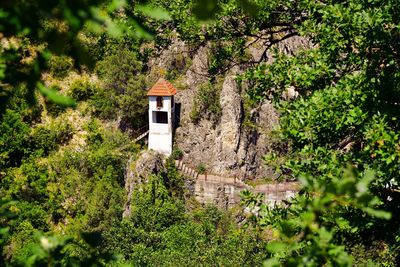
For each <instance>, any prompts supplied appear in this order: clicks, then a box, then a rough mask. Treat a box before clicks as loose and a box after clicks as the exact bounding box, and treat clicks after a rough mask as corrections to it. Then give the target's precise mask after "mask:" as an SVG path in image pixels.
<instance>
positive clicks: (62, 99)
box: [37, 82, 76, 107]
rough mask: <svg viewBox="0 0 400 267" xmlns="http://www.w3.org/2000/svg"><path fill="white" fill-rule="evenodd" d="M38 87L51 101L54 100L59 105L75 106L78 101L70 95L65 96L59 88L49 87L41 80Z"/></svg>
mask: <svg viewBox="0 0 400 267" xmlns="http://www.w3.org/2000/svg"><path fill="white" fill-rule="evenodd" d="M37 88H38V89H39V91H40V92H41V93H42V94H43V95H44V96H45V97H46V98H48V99H49V100H50V101H52V102H54V103H56V104H58V105H61V106H65V107H75V106H76V102H75V101H74V100H73V99H72V98H70V97H68V96H64V95H62V94H60V93H59V92H58V91H57V90H55V89H52V88H48V87H46V86H44V85H43V84H42V83H40V82H38V83H37Z"/></svg>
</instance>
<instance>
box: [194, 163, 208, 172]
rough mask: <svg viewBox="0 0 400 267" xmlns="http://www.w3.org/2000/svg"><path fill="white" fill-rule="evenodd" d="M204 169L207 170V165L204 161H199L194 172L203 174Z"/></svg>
mask: <svg viewBox="0 0 400 267" xmlns="http://www.w3.org/2000/svg"><path fill="white" fill-rule="evenodd" d="M206 171H207V166H206V165H205V164H204V163H200V164H199V165H197V167H196V172H198V173H200V174H205V173H206Z"/></svg>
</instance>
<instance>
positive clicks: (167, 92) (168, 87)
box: [147, 78, 177, 96]
mask: <svg viewBox="0 0 400 267" xmlns="http://www.w3.org/2000/svg"><path fill="white" fill-rule="evenodd" d="M176 92H177V90H176V88H175V87H174V86H173V85H172V84H171V83H170V82H168V81H166V80H164V79H163V78H160V79H159V80H158V81H157V82H156V84H155V85H153V87H152V88H151V89H150V90H149V91H148V92H147V95H148V96H173V95H175V94H176Z"/></svg>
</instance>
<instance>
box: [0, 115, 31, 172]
mask: <svg viewBox="0 0 400 267" xmlns="http://www.w3.org/2000/svg"><path fill="white" fill-rule="evenodd" d="M29 132H30V128H29V125H28V124H27V123H25V122H24V121H23V117H22V115H21V114H20V113H18V112H16V111H13V110H6V112H5V114H4V115H3V117H2V121H1V122H0V167H10V166H17V165H19V164H20V162H21V160H22V158H23V157H24V155H26V153H27V152H28V151H27V140H28V136H29Z"/></svg>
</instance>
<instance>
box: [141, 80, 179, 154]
mask: <svg viewBox="0 0 400 267" xmlns="http://www.w3.org/2000/svg"><path fill="white" fill-rule="evenodd" d="M176 92H177V90H176V88H175V87H174V86H173V85H172V84H171V83H169V82H168V81H166V80H164V79H163V78H160V79H159V80H158V81H157V83H156V84H155V85H154V86H153V87H152V88H151V89H150V90H149V91H148V93H147V96H148V97H149V149H152V150H155V151H158V152H160V153H162V154H165V155H171V153H172V133H173V129H174V128H173V127H174V120H175V101H174V95H175V94H176Z"/></svg>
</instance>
